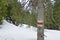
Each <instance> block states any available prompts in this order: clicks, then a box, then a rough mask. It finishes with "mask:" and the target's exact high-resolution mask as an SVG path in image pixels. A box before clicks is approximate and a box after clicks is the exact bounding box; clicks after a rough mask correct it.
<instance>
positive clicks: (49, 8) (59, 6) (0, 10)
mask: <svg viewBox="0 0 60 40" xmlns="http://www.w3.org/2000/svg"><path fill="white" fill-rule="evenodd" d="M38 1H39V0H0V24H2V20H3V19H5V20H7V21H8V22H9V23H13V24H15V25H16V26H18V25H19V24H27V25H29V26H35V27H37V16H38V12H37V7H38V4H39V3H38ZM44 28H47V29H55V30H60V0H44Z"/></svg>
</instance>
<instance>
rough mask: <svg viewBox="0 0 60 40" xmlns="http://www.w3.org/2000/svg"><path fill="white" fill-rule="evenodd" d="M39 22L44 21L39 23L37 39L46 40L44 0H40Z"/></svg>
mask: <svg viewBox="0 0 60 40" xmlns="http://www.w3.org/2000/svg"><path fill="white" fill-rule="evenodd" d="M37 12H38V20H37V21H38V22H40V21H42V22H43V24H38V25H37V26H38V29H37V40H44V0H39V1H38V9H37ZM41 25H42V26H41Z"/></svg>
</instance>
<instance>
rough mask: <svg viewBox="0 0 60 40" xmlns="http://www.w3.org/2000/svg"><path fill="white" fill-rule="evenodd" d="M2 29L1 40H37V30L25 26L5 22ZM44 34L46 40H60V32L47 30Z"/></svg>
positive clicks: (0, 32)
mask: <svg viewBox="0 0 60 40" xmlns="http://www.w3.org/2000/svg"><path fill="white" fill-rule="evenodd" d="M0 27H1V28H0V40H37V28H34V27H31V28H28V27H27V25H25V24H23V26H22V27H19V26H18V27H17V26H15V25H13V24H10V23H8V22H6V21H5V20H3V24H2V25H0ZM44 34H45V36H44V37H45V39H44V40H60V38H59V37H60V36H59V35H60V31H56V30H47V29H45V32H44Z"/></svg>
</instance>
